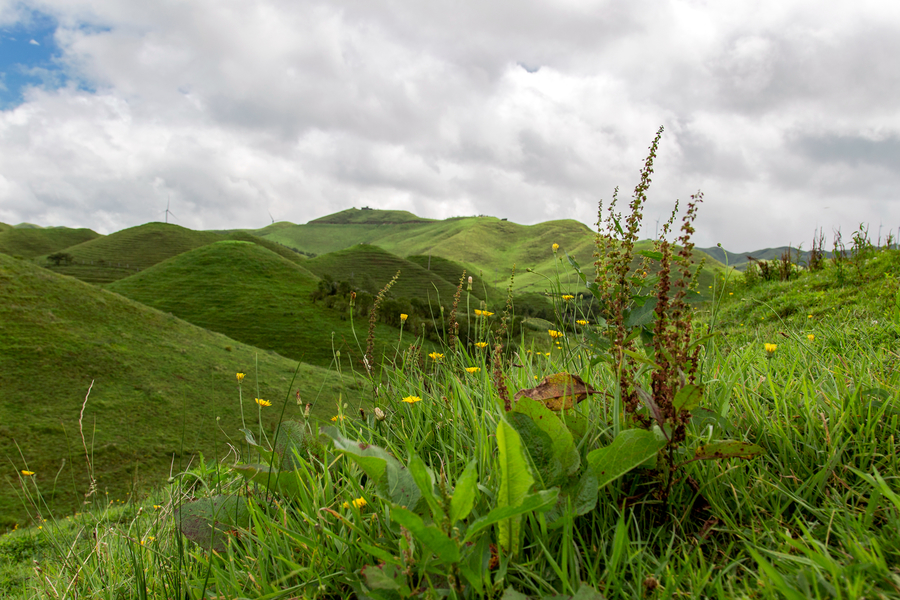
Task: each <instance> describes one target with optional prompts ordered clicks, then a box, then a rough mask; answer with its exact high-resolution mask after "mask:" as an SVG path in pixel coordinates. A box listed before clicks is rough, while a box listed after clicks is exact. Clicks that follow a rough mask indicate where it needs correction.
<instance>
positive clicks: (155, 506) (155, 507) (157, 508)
mask: <svg viewBox="0 0 900 600" xmlns="http://www.w3.org/2000/svg"><path fill="white" fill-rule="evenodd" d="M161 508H162V506H160V505H159V504H154V505H153V510H159V509H161Z"/></svg>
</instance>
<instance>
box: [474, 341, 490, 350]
mask: <svg viewBox="0 0 900 600" xmlns="http://www.w3.org/2000/svg"><path fill="white" fill-rule="evenodd" d="M475 347H476V348H481V349H484V348H487V342H475Z"/></svg>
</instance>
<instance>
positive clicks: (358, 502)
mask: <svg viewBox="0 0 900 600" xmlns="http://www.w3.org/2000/svg"><path fill="white" fill-rule="evenodd" d="M366 504H368V502H366V499H365V498H356V499H354V500H351V501H350V502H344V503H343V504H341V507H342V508H350V506H351V505H352V506H353V508H363V507H364V506H366Z"/></svg>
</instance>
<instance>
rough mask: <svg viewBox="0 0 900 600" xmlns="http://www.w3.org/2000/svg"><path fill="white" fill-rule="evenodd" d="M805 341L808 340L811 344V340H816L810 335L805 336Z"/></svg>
mask: <svg viewBox="0 0 900 600" xmlns="http://www.w3.org/2000/svg"><path fill="white" fill-rule="evenodd" d="M806 339H808V340H809V341H811V342H812V341H813V340H815V339H816V336H814V335H813V334H811V333H810V334H809V335H807V336H806Z"/></svg>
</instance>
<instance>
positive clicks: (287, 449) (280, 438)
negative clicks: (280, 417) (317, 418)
mask: <svg viewBox="0 0 900 600" xmlns="http://www.w3.org/2000/svg"><path fill="white" fill-rule="evenodd" d="M276 436H277V437H276V438H275V452H277V453H278V455H279V456H281V468H282V469H294V468H296V467H297V466H298V462H299V461H300V460H303V458H305V457H306V455H307V453H308V452H309V450H310V448H311V447H312V446H315V445H316V440H314V439H312V435H311V434H310V433H309V430H308V429H307V425H306V424H304V423H298V422H297V421H284V422H283V423H282V424H281V426H280V427H279V428H278V430H277V432H276Z"/></svg>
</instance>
